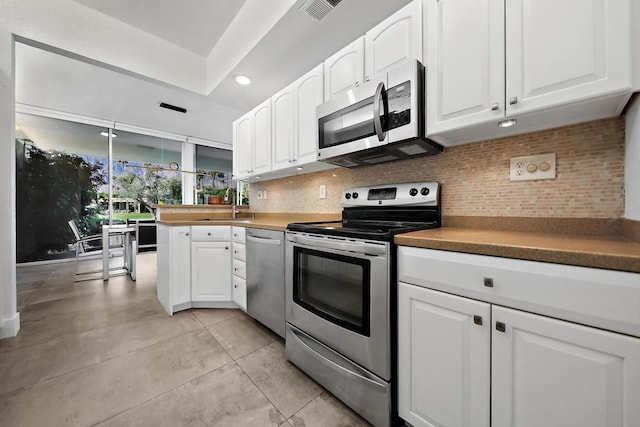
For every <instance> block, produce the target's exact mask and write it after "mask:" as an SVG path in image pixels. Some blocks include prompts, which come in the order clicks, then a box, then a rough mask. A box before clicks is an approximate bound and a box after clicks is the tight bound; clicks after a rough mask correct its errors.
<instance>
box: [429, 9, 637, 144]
mask: <svg viewBox="0 0 640 427" xmlns="http://www.w3.org/2000/svg"><path fill="white" fill-rule="evenodd" d="M630 1H631V0H513V1H511V0H509V1H507V2H504V1H503V0H477V1H472V0H424V19H423V23H424V37H425V50H424V58H425V67H426V75H427V89H426V99H427V102H426V104H427V108H426V109H427V113H426V119H427V136H429V137H431V138H432V139H434V140H436V141H438V142H440V143H443V144H445V145H455V144H460V143H464V142H471V141H479V140H483V139H489V138H495V137H501V136H508V135H514V134H518V133H524V132H529V131H533V130H539V129H545V128H550V127H555V126H562V125H566V124H571V123H578V122H584V121H588V120H595V119H599V118H605V117H611V116H614V115H616V114H619V113H620V111H621V110H622V108H623V107H624V105H625V104H626V101H627V100H628V98H629V96H630V95H631V93H632V51H631V30H632V29H631V22H632V21H631V19H630V18H629V16H630V15H631V12H632V7H631V4H630ZM505 118H516V119H517V125H516V126H513V127H511V128H508V129H502V128H498V126H497V124H498V123H499V122H500V121H502V120H504V119H505Z"/></svg>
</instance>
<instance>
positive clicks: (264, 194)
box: [262, 190, 267, 200]
mask: <svg viewBox="0 0 640 427" xmlns="http://www.w3.org/2000/svg"><path fill="white" fill-rule="evenodd" d="M262 198H263V199H264V200H267V190H262Z"/></svg>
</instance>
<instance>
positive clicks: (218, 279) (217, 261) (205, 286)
mask: <svg viewBox="0 0 640 427" xmlns="http://www.w3.org/2000/svg"><path fill="white" fill-rule="evenodd" d="M230 266H231V242H193V243H191V301H230V300H231V287H230V286H229V285H230V283H231V269H230Z"/></svg>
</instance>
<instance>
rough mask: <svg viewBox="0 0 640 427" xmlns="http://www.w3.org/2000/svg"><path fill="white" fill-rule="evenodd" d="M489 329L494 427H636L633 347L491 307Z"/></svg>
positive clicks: (639, 413)
mask: <svg viewBox="0 0 640 427" xmlns="http://www.w3.org/2000/svg"><path fill="white" fill-rule="evenodd" d="M497 322H501V323H497ZM493 325H494V328H493V332H492V347H493V349H492V426H493V427H514V426H516V427H534V426H535V427H539V426H545V427H567V426H580V427H603V426H620V427H622V426H636V425H638V422H639V420H640V405H638V402H640V339H638V338H632V337H628V336H625V335H620V334H614V333H610V332H605V331H601V330H598V329H594V328H590V327H586V326H581V325H576V324H573V323H569V322H563V321H560V320H555V319H551V318H546V317H542V316H537V315H533V314H529V313H525V312H521V311H516V310H511V309H507V308H502V307H497V306H494V307H493ZM503 325H504V326H503ZM497 328H500V330H498V329H497ZM501 330H504V332H501Z"/></svg>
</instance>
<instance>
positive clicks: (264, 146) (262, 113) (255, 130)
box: [233, 99, 271, 179]
mask: <svg viewBox="0 0 640 427" xmlns="http://www.w3.org/2000/svg"><path fill="white" fill-rule="evenodd" d="M270 170H271V99H268V100H267V101H265V102H263V103H262V104H260V105H258V106H257V107H256V108H254V109H253V110H251V111H249V112H248V113H247V114H245V115H244V116H242V117H240V118H239V119H238V120H236V121H235V122H233V175H234V178H235V179H246V178H249V177H251V176H253V175H256V174H260V173H265V172H269V171H270Z"/></svg>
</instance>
